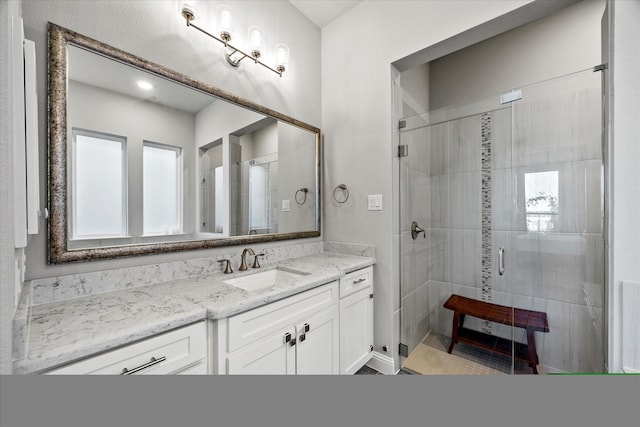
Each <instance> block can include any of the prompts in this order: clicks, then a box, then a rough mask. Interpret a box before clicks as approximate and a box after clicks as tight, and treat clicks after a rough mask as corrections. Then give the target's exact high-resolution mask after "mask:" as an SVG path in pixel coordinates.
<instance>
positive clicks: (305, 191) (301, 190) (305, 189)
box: [294, 187, 309, 205]
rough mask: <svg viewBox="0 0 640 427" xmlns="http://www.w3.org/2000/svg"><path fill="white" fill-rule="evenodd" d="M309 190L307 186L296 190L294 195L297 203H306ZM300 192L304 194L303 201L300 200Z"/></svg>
mask: <svg viewBox="0 0 640 427" xmlns="http://www.w3.org/2000/svg"><path fill="white" fill-rule="evenodd" d="M308 192H309V189H308V188H307V187H302V188H301V189H299V190H298V191H296V195H295V196H294V197H295V199H296V203H297V204H299V205H304V203H305V202H306V201H307V193H308ZM298 193H302V196H304V199H302V202H300V201H299V200H298Z"/></svg>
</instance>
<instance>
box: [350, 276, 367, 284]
mask: <svg viewBox="0 0 640 427" xmlns="http://www.w3.org/2000/svg"><path fill="white" fill-rule="evenodd" d="M366 280H367V279H365V278H364V277H363V278H362V279H358V280H354V281H353V284H354V285H357V284H358V283H362V282H364V281H366Z"/></svg>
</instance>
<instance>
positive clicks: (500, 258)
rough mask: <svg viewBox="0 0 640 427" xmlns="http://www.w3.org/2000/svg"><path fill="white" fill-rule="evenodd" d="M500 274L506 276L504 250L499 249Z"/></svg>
mask: <svg viewBox="0 0 640 427" xmlns="http://www.w3.org/2000/svg"><path fill="white" fill-rule="evenodd" d="M498 274H499V275H501V276H502V275H503V274H504V248H503V247H501V248H500V249H498Z"/></svg>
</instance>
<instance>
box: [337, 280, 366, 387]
mask: <svg viewBox="0 0 640 427" xmlns="http://www.w3.org/2000/svg"><path fill="white" fill-rule="evenodd" d="M370 295H371V289H364V290H361V291H359V292H358V293H355V294H353V295H350V296H348V297H347V298H344V299H342V300H340V373H341V374H353V373H355V372H356V371H357V370H358V369H360V368H361V367H362V366H364V364H365V363H367V362H368V361H369V359H370V358H371V353H372V350H373V299H372V298H371V297H370Z"/></svg>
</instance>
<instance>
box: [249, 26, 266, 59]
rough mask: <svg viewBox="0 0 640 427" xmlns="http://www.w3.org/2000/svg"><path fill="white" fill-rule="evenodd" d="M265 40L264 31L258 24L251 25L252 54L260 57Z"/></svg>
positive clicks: (250, 44)
mask: <svg viewBox="0 0 640 427" xmlns="http://www.w3.org/2000/svg"><path fill="white" fill-rule="evenodd" d="M263 42H264V31H263V30H262V28H260V27H258V26H257V25H251V26H250V27H249V48H250V49H251V56H253V57H254V58H256V59H257V58H259V57H260V54H261V53H262V44H263Z"/></svg>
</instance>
